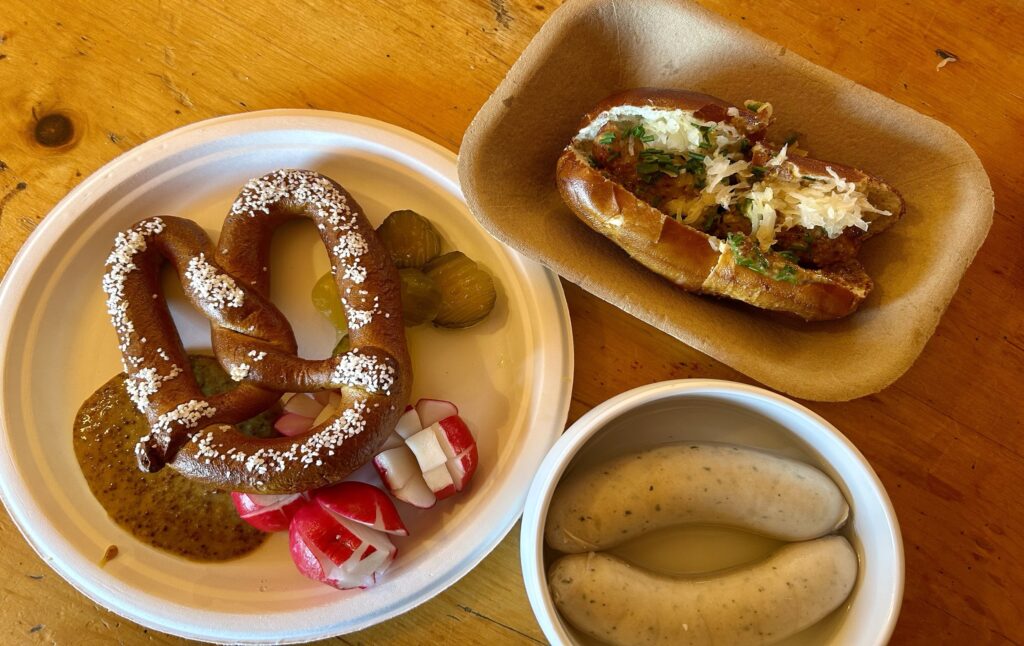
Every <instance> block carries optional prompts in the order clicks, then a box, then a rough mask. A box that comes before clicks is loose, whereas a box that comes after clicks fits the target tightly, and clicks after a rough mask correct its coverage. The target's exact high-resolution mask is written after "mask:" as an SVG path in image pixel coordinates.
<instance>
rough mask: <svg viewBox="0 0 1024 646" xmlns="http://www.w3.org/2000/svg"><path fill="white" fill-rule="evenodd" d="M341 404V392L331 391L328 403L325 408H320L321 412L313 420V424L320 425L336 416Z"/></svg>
mask: <svg viewBox="0 0 1024 646" xmlns="http://www.w3.org/2000/svg"><path fill="white" fill-rule="evenodd" d="M340 406H341V393H339V392H338V391H336V390H332V391H330V393H329V395H328V396H327V403H326V404H325V405H324V407H323V409H321V410H320V414H319V415H317V416H316V418H315V419H314V420H313V426H320V425H321V424H323V423H324V422H326V421H327V420H329V419H330V418H332V417H334V416H335V415H336V414H337V412H338V408H339V407H340Z"/></svg>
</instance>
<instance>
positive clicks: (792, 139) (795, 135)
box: [783, 130, 800, 146]
mask: <svg viewBox="0 0 1024 646" xmlns="http://www.w3.org/2000/svg"><path fill="white" fill-rule="evenodd" d="M799 139H800V133H799V132H796V131H795V130H794V131H793V132H791V133H789V134H788V135H787V136H786V139H785V141H784V142H783V143H785V144H786V145H787V146H792V145H793V144H795V143H796V142H797V140H799Z"/></svg>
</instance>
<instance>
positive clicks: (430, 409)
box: [416, 399, 459, 428]
mask: <svg viewBox="0 0 1024 646" xmlns="http://www.w3.org/2000/svg"><path fill="white" fill-rule="evenodd" d="M416 412H417V413H419V416H420V424H421V426H420V428H427V427H428V426H432V425H433V424H434V422H437V421H440V420H442V419H444V418H445V417H451V416H452V415H458V414H459V409H458V407H456V406H455V404H453V403H451V402H450V401H445V400H443V399H421V400H419V401H418V402H416Z"/></svg>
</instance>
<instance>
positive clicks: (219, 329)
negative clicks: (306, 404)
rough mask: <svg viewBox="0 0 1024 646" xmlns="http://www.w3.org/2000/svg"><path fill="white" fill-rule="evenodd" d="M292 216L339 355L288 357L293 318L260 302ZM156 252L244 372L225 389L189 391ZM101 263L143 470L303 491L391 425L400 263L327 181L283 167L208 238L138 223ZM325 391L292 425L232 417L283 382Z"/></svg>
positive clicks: (166, 221)
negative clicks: (321, 269) (310, 232)
mask: <svg viewBox="0 0 1024 646" xmlns="http://www.w3.org/2000/svg"><path fill="white" fill-rule="evenodd" d="M297 217H308V218H310V219H312V220H313V221H314V222H315V223H316V225H317V227H318V229H319V230H320V235H321V238H322V239H323V241H324V244H325V245H326V247H327V249H328V253H329V255H330V258H331V265H332V271H333V272H334V274H335V277H336V281H337V284H338V289H339V293H340V294H342V304H343V306H344V308H345V312H346V314H347V316H348V320H349V337H350V339H351V342H352V348H353V349H352V350H351V351H350V352H348V353H345V354H343V355H341V356H338V357H331V358H328V359H312V360H311V359H301V358H299V357H298V356H296V354H295V352H296V344H295V338H294V335H293V334H292V330H291V327H290V326H289V324H288V321H287V320H286V319H285V317H284V316H283V315H282V314H281V312H280V311H279V310H278V309H277V308H276V307H275V306H274V305H273V304H272V303H271V302H270V300H269V290H270V272H269V264H270V241H271V238H272V236H273V233H274V230H275V229H276V228H277V227H278V226H280V225H281V224H282V223H284V222H286V221H288V220H290V219H292V218H297ZM165 259H166V260H167V261H169V262H170V263H171V265H172V266H173V267H174V268H175V270H176V271H177V272H178V275H179V277H180V279H181V282H182V285H183V287H184V290H185V294H186V296H187V297H188V298H189V300H190V301H191V302H192V304H193V305H194V306H195V307H196V308H197V309H199V310H201V311H202V312H204V313H205V314H206V316H207V317H208V318H209V319H210V321H211V326H212V331H213V347H214V351H215V353H216V354H217V357H218V359H219V360H220V361H221V363H222V364H223V365H224V367H225V369H226V370H228V372H229V373H230V374H231V376H232V377H233V378H234V379H236V380H237V381H240V382H241V385H240V386H239V387H238V388H236V389H235V390H232V391H230V392H228V393H225V394H223V395H218V396H214V397H204V396H203V395H202V393H201V392H200V390H199V387H198V385H197V383H196V380H195V377H194V376H193V375H192V373H191V369H190V368H189V362H188V357H187V355H186V354H185V350H184V348H183V347H182V344H181V339H180V337H179V336H178V333H177V331H176V330H175V328H174V323H173V321H172V320H171V317H170V313H169V312H168V309H167V305H166V302H165V301H164V298H163V294H162V290H161V289H160V285H159V273H160V267H161V265H162V264H163V262H164V260H165ZM107 264H108V266H109V269H108V271H107V273H106V275H105V276H104V280H103V283H104V290H105V291H106V292H107V295H108V299H107V306H108V309H109V311H110V314H111V318H112V321H113V323H114V327H115V329H116V330H117V333H118V337H119V340H120V348H121V352H122V357H123V364H124V368H125V371H126V373H127V375H128V382H127V383H128V388H129V393H130V394H131V396H132V399H133V401H134V402H135V404H136V406H138V408H139V410H140V411H142V412H144V413H145V414H146V415H147V417H148V418H149V421H150V425H151V428H152V430H151V432H150V434H149V435H148V436H146V437H145V438H143V441H141V442H140V443H139V446H138V447H137V455H138V458H139V464H140V467H141V468H142V469H144V470H147V471H155V470H157V469H159V468H161V467H163V465H164V464H165V463H166V464H170V465H171V466H172V467H174V468H175V469H177V470H178V471H180V472H181V473H183V474H185V475H187V476H189V477H191V478H194V479H196V480H200V481H203V482H208V483H210V484H214V485H218V486H224V487H228V488H230V489H233V490H236V491H247V492H254V493H291V492H297V491H305V490H308V489H313V488H316V487H320V486H323V485H327V484H331V483H334V482H337V481H339V480H341V479H343V478H344V477H346V476H347V475H349V474H350V473H351V472H352V471H354V470H355V469H357V468H359V467H360V466H361V465H363V464H364V463H365V462H366V461H368V460H369V459H370V458H371V457H372V456H373V453H374V452H375V451H376V449H377V448H378V446H379V445H380V444H381V442H383V440H384V438H385V437H386V436H387V434H388V433H390V432H391V430H392V429H393V428H394V426H395V423H396V422H397V420H398V417H399V416H400V415H401V413H402V410H403V407H404V405H405V403H406V400H407V399H408V396H409V390H410V386H411V381H412V369H411V365H410V360H409V353H408V349H407V347H406V343H405V331H404V328H403V325H402V316H401V299H400V291H399V278H398V271H397V270H396V269H395V267H394V265H393V264H392V263H391V261H390V259H389V257H388V255H387V253H386V252H385V250H384V249H383V247H382V246H381V244H380V242H379V240H378V239H377V236H376V233H375V232H374V230H373V227H372V226H371V225H370V223H369V221H368V220H367V219H366V216H365V215H364V214H363V212H362V209H360V208H359V205H358V204H357V203H356V202H355V200H354V199H353V198H352V196H351V195H349V194H348V193H347V192H346V191H345V190H344V189H343V188H341V187H340V186H339V185H338V184H336V183H335V182H333V181H332V180H330V179H329V178H326V177H324V176H322V175H319V174H317V173H314V172H311V171H297V170H288V171H285V170H282V171H277V172H275V173H271V174H269V175H266V176H264V177H261V178H258V179H254V180H252V181H250V182H249V183H248V184H246V186H245V188H243V190H242V192H241V193H240V194H239V196H238V199H237V200H236V201H235V203H234V204H233V206H232V208H231V212H230V214H229V215H228V217H227V219H226V221H225V223H224V228H223V230H222V232H221V239H220V241H219V243H218V245H217V247H216V249H214V248H213V247H212V245H211V244H210V241H209V239H208V238H207V236H206V234H205V233H204V232H203V230H202V229H201V228H199V227H198V226H197V225H196V224H195V223H193V222H191V221H189V220H184V219H181V218H175V217H162V218H150V219H146V220H143V221H141V222H139V223H137V224H136V225H135V226H133V227H131V228H130V229H128V230H127V231H125V232H123V233H121V234H120V235H119V236H118V238H117V241H116V242H115V246H114V250H113V252H112V253H111V255H110V258H109V259H108V261H107ZM328 389H340V391H341V394H342V405H341V407H340V408H339V409H338V411H337V414H336V415H335V416H334V417H332V418H330V419H328V420H327V421H326V422H324V423H323V424H321V425H319V426H317V427H314V428H312V429H310V430H309V431H308V432H307V433H305V434H303V435H299V436H296V437H280V438H272V439H255V438H251V437H248V436H245V435H243V434H241V433H240V432H239V431H238V430H237V429H235V428H234V427H233V426H231V424H234V423H237V422H239V421H242V420H244V419H246V418H248V417H251V416H252V415H254V414H255V413H258V412H259V411H261V410H264V409H266V408H267V407H268V406H269V405H270V404H272V403H273V402H274V401H275V400H276V399H277V398H278V397H279V396H280V394H281V391H295V392H308V391H316V390H328Z"/></svg>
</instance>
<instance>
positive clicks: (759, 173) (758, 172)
mask: <svg viewBox="0 0 1024 646" xmlns="http://www.w3.org/2000/svg"><path fill="white" fill-rule="evenodd" d="M750 172H752V173H753V174H754V177H757V178H761V177H764V174H765V173H767V172H768V169H767V168H765V167H764V166H751V167H750Z"/></svg>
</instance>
